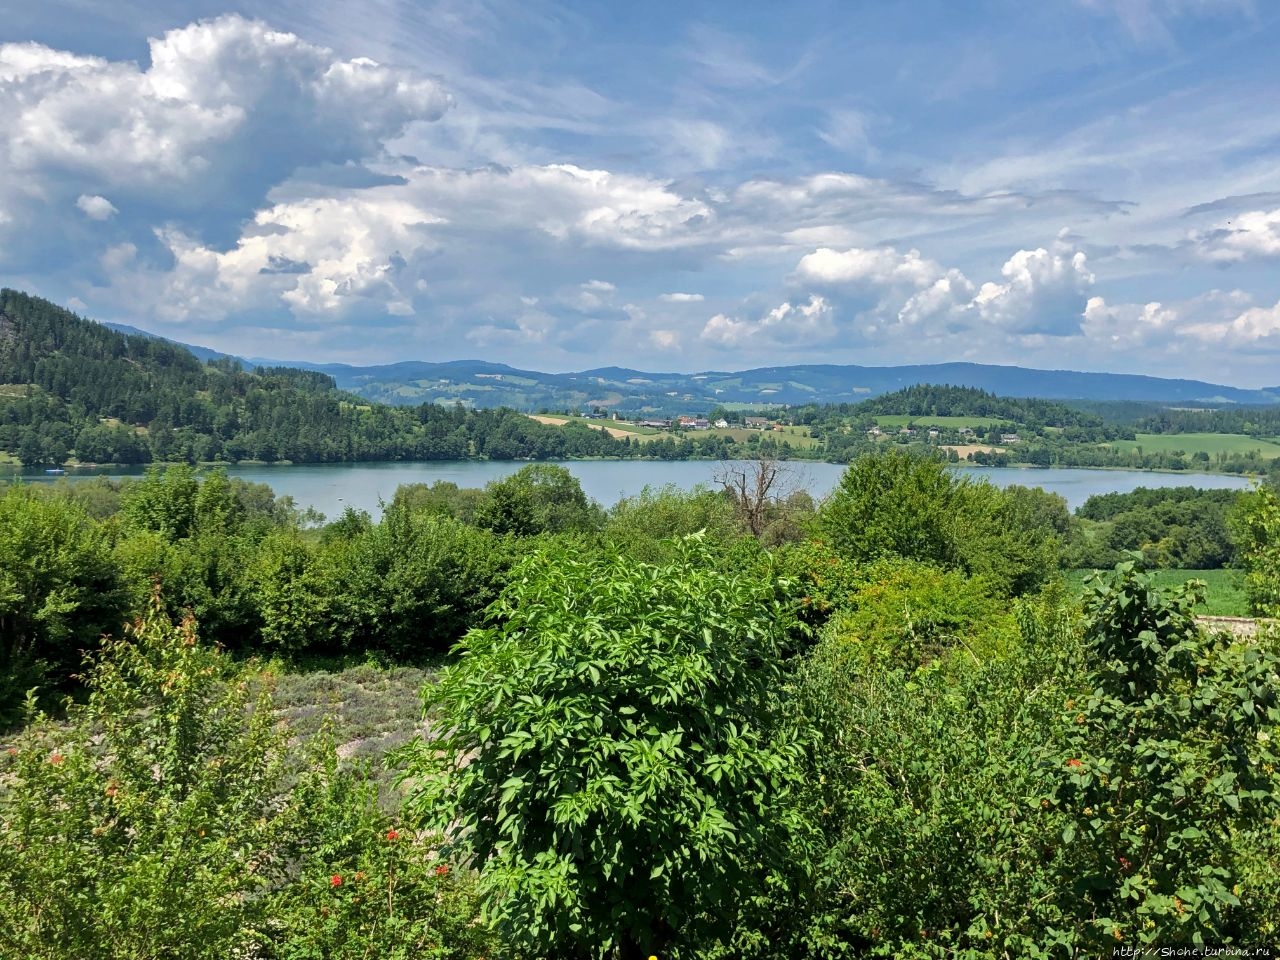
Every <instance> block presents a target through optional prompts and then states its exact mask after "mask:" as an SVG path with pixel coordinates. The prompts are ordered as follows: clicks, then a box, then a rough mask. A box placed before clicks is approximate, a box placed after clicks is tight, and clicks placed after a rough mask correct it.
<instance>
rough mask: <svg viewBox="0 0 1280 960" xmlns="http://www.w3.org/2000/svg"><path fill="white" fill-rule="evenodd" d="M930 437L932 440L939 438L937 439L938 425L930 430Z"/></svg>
mask: <svg viewBox="0 0 1280 960" xmlns="http://www.w3.org/2000/svg"><path fill="white" fill-rule="evenodd" d="M929 439H930V440H937V439H938V428H937V427H934V428H933V429H932V430H930V431H929Z"/></svg>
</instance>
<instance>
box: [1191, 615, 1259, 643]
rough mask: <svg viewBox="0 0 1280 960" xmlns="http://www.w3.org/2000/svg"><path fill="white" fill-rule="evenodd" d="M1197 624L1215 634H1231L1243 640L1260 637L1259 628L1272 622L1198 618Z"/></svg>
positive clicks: (1227, 618) (1249, 619)
mask: <svg viewBox="0 0 1280 960" xmlns="http://www.w3.org/2000/svg"><path fill="white" fill-rule="evenodd" d="M1196 622H1197V623H1199V624H1200V626H1202V627H1204V628H1205V629H1206V630H1210V631H1212V632H1215V633H1230V634H1233V635H1234V636H1237V637H1240V638H1242V639H1246V640H1248V639H1252V638H1253V637H1256V636H1257V635H1258V628H1259V627H1260V626H1265V625H1266V624H1268V623H1271V622H1272V621H1269V620H1255V619H1253V618H1252V617H1196Z"/></svg>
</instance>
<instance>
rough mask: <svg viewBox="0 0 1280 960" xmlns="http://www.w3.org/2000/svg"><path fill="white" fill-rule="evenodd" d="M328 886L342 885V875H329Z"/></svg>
mask: <svg viewBox="0 0 1280 960" xmlns="http://www.w3.org/2000/svg"><path fill="white" fill-rule="evenodd" d="M329 886H331V887H340V886H342V877H340V876H338V875H337V874H336V873H335V874H334V875H333V876H332V877H330V878H329Z"/></svg>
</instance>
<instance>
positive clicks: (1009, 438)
mask: <svg viewBox="0 0 1280 960" xmlns="http://www.w3.org/2000/svg"><path fill="white" fill-rule="evenodd" d="M1000 442H1001V443H1021V442H1022V438H1021V437H1020V436H1018V435H1017V434H1016V433H1002V434H1000Z"/></svg>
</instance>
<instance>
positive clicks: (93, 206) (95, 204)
mask: <svg viewBox="0 0 1280 960" xmlns="http://www.w3.org/2000/svg"><path fill="white" fill-rule="evenodd" d="M76 206H77V207H79V208H80V212H81V213H83V214H84V215H85V216H86V217H88V218H89V219H90V220H109V219H110V218H111V217H113V216H114V215H115V214H117V213H119V212H120V211H119V210H117V209H116V207H115V204H113V203H112V202H111V201H110V200H108V199H107V198H106V197H99V196H96V195H95V196H90V195H89V194H87V193H82V194H80V197H79V198H78V199H77V200H76Z"/></svg>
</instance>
